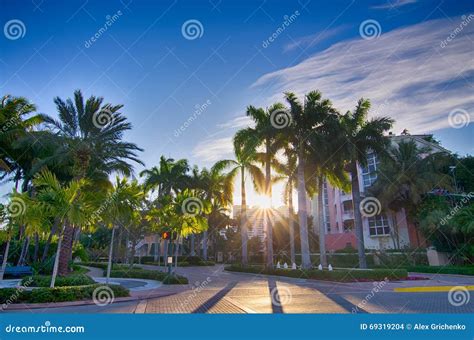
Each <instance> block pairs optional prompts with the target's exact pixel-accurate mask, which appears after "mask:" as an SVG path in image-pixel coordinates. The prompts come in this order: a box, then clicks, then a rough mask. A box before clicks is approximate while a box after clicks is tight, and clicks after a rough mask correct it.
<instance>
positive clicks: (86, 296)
mask: <svg viewBox="0 0 474 340" xmlns="http://www.w3.org/2000/svg"><path fill="white" fill-rule="evenodd" d="M100 287H104V288H103V289H107V288H105V287H109V288H110V289H111V290H112V292H113V297H114V298H118V297H126V296H129V295H130V292H129V290H128V289H127V288H124V287H121V286H118V285H100V284H93V285H86V286H69V287H55V288H36V289H33V290H21V289H18V288H3V289H0V304H7V305H8V304H11V303H46V302H65V301H81V300H91V299H93V296H94V291H95V290H96V289H98V288H100Z"/></svg>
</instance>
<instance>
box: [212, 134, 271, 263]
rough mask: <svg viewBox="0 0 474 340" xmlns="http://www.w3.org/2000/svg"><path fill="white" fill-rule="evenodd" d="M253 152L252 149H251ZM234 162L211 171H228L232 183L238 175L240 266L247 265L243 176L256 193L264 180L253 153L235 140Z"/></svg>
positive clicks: (219, 162)
mask: <svg viewBox="0 0 474 340" xmlns="http://www.w3.org/2000/svg"><path fill="white" fill-rule="evenodd" d="M253 150H254V148H253ZM234 154H235V160H232V159H226V160H221V161H218V162H217V163H216V164H215V165H214V167H213V169H214V171H218V172H220V171H222V170H228V173H227V175H226V176H227V178H228V180H229V181H230V182H234V180H235V178H236V176H237V175H238V174H240V189H241V206H240V232H241V237H242V264H243V265H247V264H248V256H247V243H248V232H247V199H246V191H245V176H246V174H248V175H250V178H251V180H252V183H253V186H254V189H255V190H256V191H258V192H261V191H263V188H264V183H265V179H264V176H263V173H262V171H261V170H260V168H259V167H258V166H257V165H256V157H255V152H254V151H253V152H252V148H250V147H249V148H246V147H245V146H244V145H242V144H241V143H240V142H239V141H238V140H237V139H236V138H234Z"/></svg>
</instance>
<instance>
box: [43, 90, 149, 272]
mask: <svg viewBox="0 0 474 340" xmlns="http://www.w3.org/2000/svg"><path fill="white" fill-rule="evenodd" d="M54 102H55V104H56V108H57V110H58V116H59V117H58V118H59V119H54V118H52V117H50V116H46V115H44V116H42V118H43V119H44V121H45V122H46V124H48V125H49V126H50V127H51V128H52V129H53V130H54V131H55V132H56V133H55V134H54V135H53V136H50V137H49V136H48V137H45V138H46V139H47V140H45V141H44V142H46V143H53V144H54V143H55V144H56V145H57V148H56V150H55V153H54V154H53V155H52V156H50V157H47V158H45V159H43V160H42V161H41V162H38V164H37V167H40V168H41V167H42V166H44V165H49V166H51V167H52V168H55V167H57V166H60V167H63V168H66V169H68V171H69V174H70V178H69V179H74V180H76V181H79V180H81V179H84V178H90V179H93V180H95V181H106V182H108V175H109V174H110V173H111V172H114V171H115V172H119V173H123V174H125V175H129V174H130V173H131V171H132V169H133V168H132V165H131V164H129V163H128V161H132V162H136V163H138V164H143V163H142V161H141V160H140V159H138V157H137V153H138V152H139V151H142V149H141V148H139V147H138V146H137V145H135V144H133V143H129V142H125V141H123V140H122V139H123V136H124V133H125V132H126V131H127V130H130V129H131V127H132V125H131V124H130V123H129V122H128V121H127V118H126V117H125V116H123V114H122V113H121V112H120V109H121V108H122V107H123V105H112V104H104V103H103V102H104V99H103V98H102V97H95V96H91V97H90V98H88V99H87V100H86V101H85V102H84V98H83V96H82V93H81V91H79V90H77V91H75V92H74V99H67V100H66V101H64V100H62V99H61V98H59V97H56V98H55V99H54ZM73 234H74V229H73V228H72V225H66V229H65V231H64V237H63V238H64V247H63V251H62V253H61V259H60V262H61V264H60V266H59V268H60V271H59V273H60V275H65V274H66V273H67V262H68V261H69V259H70V256H71V252H72V242H73Z"/></svg>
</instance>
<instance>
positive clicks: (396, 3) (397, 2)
mask: <svg viewBox="0 0 474 340" xmlns="http://www.w3.org/2000/svg"><path fill="white" fill-rule="evenodd" d="M416 2H418V0H388V1H387V3H385V4H383V5H376V6H372V7H371V8H375V9H394V8H399V7H402V6H405V5H409V4H414V3H416Z"/></svg>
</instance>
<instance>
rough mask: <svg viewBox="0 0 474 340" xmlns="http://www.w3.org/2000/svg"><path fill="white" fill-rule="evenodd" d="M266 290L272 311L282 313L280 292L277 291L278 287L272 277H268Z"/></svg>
mask: <svg viewBox="0 0 474 340" xmlns="http://www.w3.org/2000/svg"><path fill="white" fill-rule="evenodd" d="M268 291H269V293H270V300H271V303H272V313H274V314H283V307H282V305H281V299H280V294H279V292H278V287H277V285H276V281H275V280H274V279H268Z"/></svg>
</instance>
